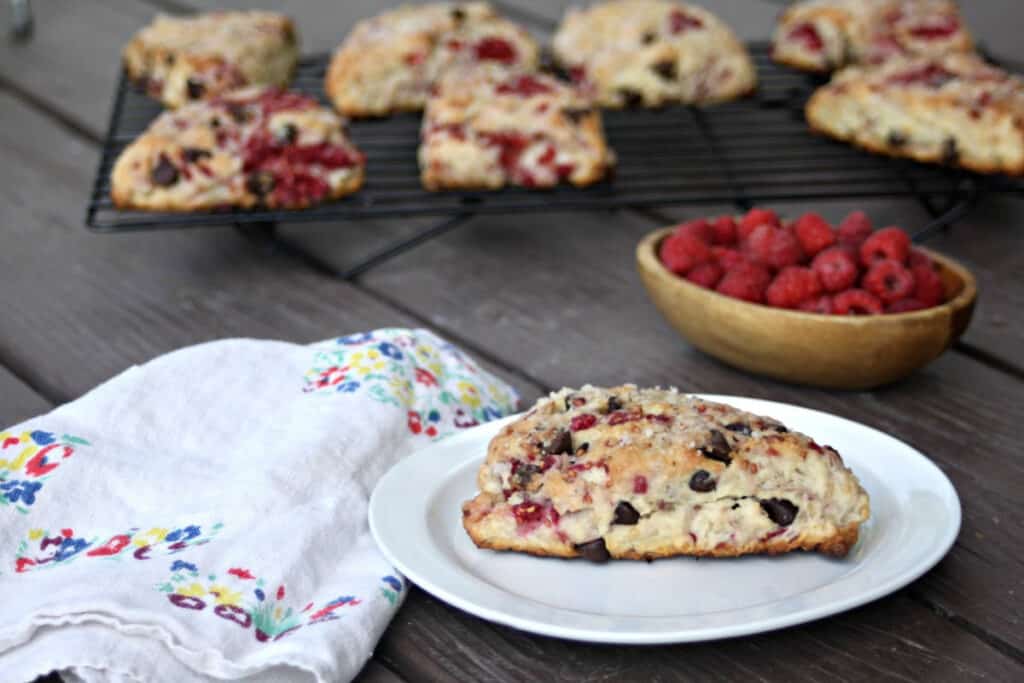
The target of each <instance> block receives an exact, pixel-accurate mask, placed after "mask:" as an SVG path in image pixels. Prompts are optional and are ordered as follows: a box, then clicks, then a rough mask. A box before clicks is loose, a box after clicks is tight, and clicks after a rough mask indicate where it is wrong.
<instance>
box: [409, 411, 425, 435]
mask: <svg viewBox="0 0 1024 683" xmlns="http://www.w3.org/2000/svg"><path fill="white" fill-rule="evenodd" d="M409 431H410V432H412V433H413V434H419V433H420V432H422V431H423V421H422V420H421V419H420V414H419V413H417V412H416V411H415V410H410V411H409Z"/></svg>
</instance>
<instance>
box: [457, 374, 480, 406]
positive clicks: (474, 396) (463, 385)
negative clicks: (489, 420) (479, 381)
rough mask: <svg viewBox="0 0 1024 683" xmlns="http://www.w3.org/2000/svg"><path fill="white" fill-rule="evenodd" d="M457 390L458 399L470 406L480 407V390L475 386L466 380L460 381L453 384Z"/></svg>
mask: <svg viewBox="0 0 1024 683" xmlns="http://www.w3.org/2000/svg"><path fill="white" fill-rule="evenodd" d="M455 386H456V388H457V389H458V392H459V400H460V401H461V402H463V403H465V404H466V405H468V406H469V407H471V408H479V407H480V392H479V391H478V390H477V388H476V387H475V386H473V385H472V384H470V383H469V382H466V381H464V380H463V381H460V382H459V383H458V384H456V385H455Z"/></svg>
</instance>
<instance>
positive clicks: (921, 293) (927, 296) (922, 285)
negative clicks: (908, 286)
mask: <svg viewBox="0 0 1024 683" xmlns="http://www.w3.org/2000/svg"><path fill="white" fill-rule="evenodd" d="M910 272H911V273H912V274H913V276H914V283H915V287H914V295H913V297H914V298H915V299H917V300H918V301H920V302H921V303H922V304H924V305H925V306H926V307H931V306H938V305H939V304H941V303H945V301H946V285H945V284H943V282H942V276H940V275H939V274H938V273H936V272H935V268H934V267H933V266H932V264H931V263H929V264H928V265H926V266H913V267H912V268H911V269H910Z"/></svg>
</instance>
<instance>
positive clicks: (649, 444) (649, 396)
mask: <svg viewBox="0 0 1024 683" xmlns="http://www.w3.org/2000/svg"><path fill="white" fill-rule="evenodd" d="M478 484H479V487H480V491H481V492H480V494H479V495H477V496H476V497H475V498H474V499H473V500H470V501H468V502H466V503H465V504H464V505H463V508H462V514H463V525H464V526H465V528H466V531H467V532H468V533H469V535H470V537H471V538H472V539H473V541H474V542H475V543H476V545H477V546H479V547H481V548H490V549H493V550H514V551H520V552H526V553H530V554H533V555H542V556H554V557H577V556H583V557H586V558H587V559H590V560H595V561H603V560H606V559H608V558H609V557H613V558H627V559H651V558H659V557H669V556H673V555H697V556H713V557H733V556H737V555H745V554H750V553H770V554H776V553H784V552H788V551H790V550H798V549H802V550H812V551H818V552H822V553H827V554H829V555H834V556H837V557H842V556H845V555H846V554H847V553H848V552H849V550H850V548H851V547H852V546H853V545H854V544H855V543H856V542H857V535H858V530H859V527H860V525H861V524H862V523H863V522H864V521H865V520H867V518H868V516H869V514H870V512H869V503H868V495H867V493H865V491H864V489H863V488H861V486H860V484H859V483H858V481H857V478H856V477H855V476H854V475H853V473H852V472H850V470H848V469H847V468H846V467H845V466H844V465H843V461H842V459H841V458H840V457H839V454H838V453H836V452H835V451H834V450H833V449H832V448H830V447H828V446H819V445H818V444H817V443H815V442H814V440H813V439H810V438H809V437H807V436H804V435H803V434H798V433H795V432H790V431H788V430H787V429H786V428H785V427H784V426H783V425H782V424H780V423H778V422H776V421H775V420H772V419H769V418H764V417H759V416H756V415H752V414H750V413H745V412H742V411H739V410H736V409H735V408H732V407H730V406H727V405H722V404H718V403H710V402H707V401H702V400H699V399H696V398H693V397H690V396H687V395H685V394H681V393H678V392H677V391H676V390H674V389H673V390H661V389H638V388H637V387H635V386H632V385H625V386H619V387H614V388H611V389H602V388H597V387H591V386H585V387H583V388H582V389H579V390H572V389H562V390H561V391H559V392H557V393H554V394H552V395H551V396H549V397H547V398H543V399H541V400H540V401H538V402H537V404H536V405H535V406H534V407H533V409H532V410H530V412H528V413H527V414H526V415H524V416H523V417H522V418H520V419H519V420H516V421H515V422H513V423H511V424H509V425H508V426H506V427H505V428H504V429H503V430H502V431H501V432H500V433H499V434H498V435H497V436H496V437H494V439H493V440H492V441H491V443H490V446H489V448H488V452H487V460H486V461H485V462H484V464H483V466H482V467H481V468H480V472H479V475H478Z"/></svg>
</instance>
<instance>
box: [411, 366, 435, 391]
mask: <svg viewBox="0 0 1024 683" xmlns="http://www.w3.org/2000/svg"><path fill="white" fill-rule="evenodd" d="M416 381H417V382H419V383H420V384H422V385H423V386H427V387H436V386H437V378H436V377H434V375H433V374H431V373H430V371H429V370H424V369H423V368H416Z"/></svg>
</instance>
